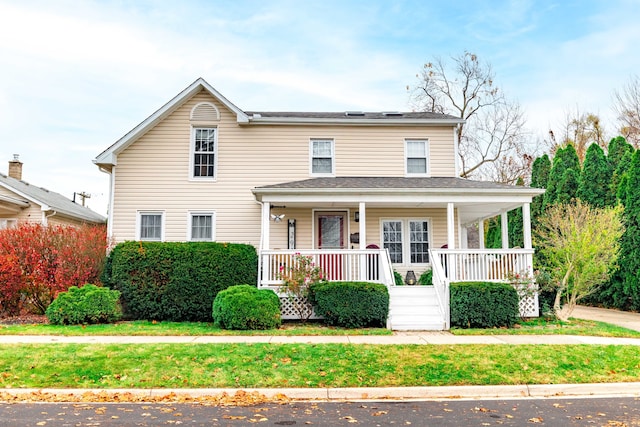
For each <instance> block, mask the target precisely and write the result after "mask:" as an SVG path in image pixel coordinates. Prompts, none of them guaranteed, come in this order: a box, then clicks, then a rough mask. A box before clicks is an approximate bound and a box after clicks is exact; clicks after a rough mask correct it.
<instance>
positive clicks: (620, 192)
mask: <svg viewBox="0 0 640 427" xmlns="http://www.w3.org/2000/svg"><path fill="white" fill-rule="evenodd" d="M632 157H633V154H632V153H631V152H630V151H627V152H625V153H624V156H623V157H622V159H621V160H620V162H619V163H618V167H617V168H616V170H615V171H614V172H613V176H612V177H611V191H612V192H613V193H614V194H615V195H616V199H617V200H618V202H620V203H622V204H623V205H624V203H625V198H626V197H627V182H628V179H627V177H628V174H627V172H628V171H629V168H630V167H631V159H632Z"/></svg>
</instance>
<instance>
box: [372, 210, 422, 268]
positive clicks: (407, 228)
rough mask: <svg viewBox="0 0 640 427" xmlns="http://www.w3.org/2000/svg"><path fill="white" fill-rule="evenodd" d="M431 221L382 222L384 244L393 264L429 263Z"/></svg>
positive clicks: (405, 219)
mask: <svg viewBox="0 0 640 427" xmlns="http://www.w3.org/2000/svg"><path fill="white" fill-rule="evenodd" d="M429 229H430V227H429V221H428V220H427V219H408V218H404V219H389V220H383V221H382V244H383V247H384V248H385V249H387V250H388V251H389V257H390V258H391V263H392V264H405V260H406V259H407V260H409V263H408V264H428V263H429V246H430V245H429V241H430V236H429Z"/></svg>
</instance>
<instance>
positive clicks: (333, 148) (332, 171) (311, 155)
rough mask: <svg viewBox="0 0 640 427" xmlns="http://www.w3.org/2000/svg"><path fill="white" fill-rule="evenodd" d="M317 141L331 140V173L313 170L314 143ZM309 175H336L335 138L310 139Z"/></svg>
mask: <svg viewBox="0 0 640 427" xmlns="http://www.w3.org/2000/svg"><path fill="white" fill-rule="evenodd" d="M315 141H329V142H331V173H316V172H314V171H313V143H314V142H315ZM309 175H310V176H336V141H335V140H334V139H333V138H310V139H309Z"/></svg>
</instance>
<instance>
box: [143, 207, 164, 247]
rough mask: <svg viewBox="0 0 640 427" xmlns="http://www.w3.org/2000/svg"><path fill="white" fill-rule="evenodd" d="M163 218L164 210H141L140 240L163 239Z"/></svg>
mask: <svg viewBox="0 0 640 427" xmlns="http://www.w3.org/2000/svg"><path fill="white" fill-rule="evenodd" d="M163 218H164V214H163V213H162V212H139V213H138V240H148V241H158V242H159V241H162V240H163V234H162V232H163Z"/></svg>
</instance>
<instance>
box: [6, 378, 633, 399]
mask: <svg viewBox="0 0 640 427" xmlns="http://www.w3.org/2000/svg"><path fill="white" fill-rule="evenodd" d="M0 392H2V393H6V394H8V395H11V396H14V397H21V396H24V397H27V396H28V395H30V394H53V395H56V402H64V399H61V398H62V397H63V396H69V397H71V396H74V397H76V398H77V397H82V395H83V394H85V393H90V394H95V395H98V394H99V395H106V396H109V395H116V394H124V393H128V394H131V395H134V396H136V397H139V398H142V399H144V398H145V397H148V398H161V397H166V396H168V395H172V396H176V397H178V398H179V397H186V396H189V397H194V398H197V397H205V396H217V395H221V394H223V393H226V394H227V395H230V396H233V395H235V394H236V393H237V392H246V393H258V394H260V395H263V396H265V397H266V398H268V399H282V397H283V396H286V397H287V398H288V399H291V400H298V401H305V400H317V401H375V400H456V399H522V398H541V399H542V398H550V397H555V398H569V397H574V398H585V397H622V396H626V397H640V382H633V383H596V384H533V385H499V386H442V387H438V386H429V387H381V388H377V387H354V388H247V389H242V388H198V389H35V388H33V389H26V388H25V389H0Z"/></svg>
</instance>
